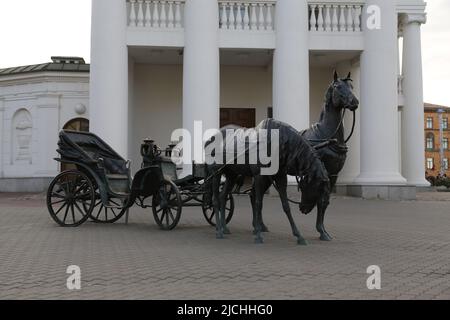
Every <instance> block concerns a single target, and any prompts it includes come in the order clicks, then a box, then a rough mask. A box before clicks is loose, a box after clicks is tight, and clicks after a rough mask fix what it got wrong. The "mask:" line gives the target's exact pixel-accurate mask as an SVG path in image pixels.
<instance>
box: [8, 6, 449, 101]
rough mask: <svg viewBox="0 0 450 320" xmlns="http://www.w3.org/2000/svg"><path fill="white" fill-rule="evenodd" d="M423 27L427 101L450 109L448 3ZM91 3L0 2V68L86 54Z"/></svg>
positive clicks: (431, 11) (436, 8)
mask: <svg viewBox="0 0 450 320" xmlns="http://www.w3.org/2000/svg"><path fill="white" fill-rule="evenodd" d="M427 12H428V23H427V24H426V25H425V26H423V33H422V42H423V63H424V65H423V68H424V90H425V101H426V102H430V103H435V104H444V105H447V106H450V1H449V0H428V9H427ZM90 15H91V0H20V1H12V0H11V1H5V0H1V1H0V68H5V67H12V66H20V65H27V64H34V63H43V62H47V61H50V56H52V55H69V56H82V57H84V58H85V59H86V61H88V62H89V56H90V53H89V51H90V48H89V47H90V23H91V21H90Z"/></svg>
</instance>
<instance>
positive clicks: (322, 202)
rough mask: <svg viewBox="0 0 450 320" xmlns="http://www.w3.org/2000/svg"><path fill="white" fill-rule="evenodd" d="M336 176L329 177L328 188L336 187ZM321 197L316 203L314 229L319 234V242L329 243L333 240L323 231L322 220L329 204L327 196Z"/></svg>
mask: <svg viewBox="0 0 450 320" xmlns="http://www.w3.org/2000/svg"><path fill="white" fill-rule="evenodd" d="M336 181H337V175H332V176H330V188H331V189H333V187H334V186H335V185H336ZM324 197H325V195H324V194H323V195H321V196H320V198H319V200H318V201H317V221H316V229H317V232H319V233H320V240H322V241H331V240H333V238H332V237H331V236H330V235H329V234H328V232H327V230H325V225H324V220H325V212H326V211H327V208H328V205H329V204H330V199H329V196H326V198H324Z"/></svg>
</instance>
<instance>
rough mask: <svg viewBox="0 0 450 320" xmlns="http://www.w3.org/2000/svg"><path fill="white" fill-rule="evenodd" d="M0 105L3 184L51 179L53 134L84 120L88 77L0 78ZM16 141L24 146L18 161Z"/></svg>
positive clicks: (54, 168)
mask: <svg viewBox="0 0 450 320" xmlns="http://www.w3.org/2000/svg"><path fill="white" fill-rule="evenodd" d="M0 99H1V100H2V101H3V108H4V111H3V119H1V118H0V121H2V123H1V125H0V141H1V142H2V146H1V147H2V150H3V152H0V155H1V158H0V161H1V162H2V163H1V165H0V167H2V168H3V178H48V177H54V176H55V175H56V174H57V173H58V171H59V165H58V163H57V162H56V161H54V160H53V158H54V157H56V156H57V153H56V149H57V141H58V132H59V130H61V129H62V128H63V126H64V125H65V124H66V123H67V122H68V121H70V120H72V119H74V118H89V74H87V73H85V74H59V73H47V74H30V75H17V76H10V77H4V78H2V79H0ZM79 104H83V105H84V106H85V107H86V112H85V113H84V114H79V113H77V112H76V106H77V105H79ZM19 136H22V137H19ZM20 139H25V140H27V142H26V143H25V146H26V147H25V148H24V149H23V150H22V151H23V152H24V153H25V154H26V156H24V157H18V152H19V151H18V146H19V144H20V143H19V140H20ZM29 139H31V140H30V141H29V142H28V140H29ZM21 143H23V142H21Z"/></svg>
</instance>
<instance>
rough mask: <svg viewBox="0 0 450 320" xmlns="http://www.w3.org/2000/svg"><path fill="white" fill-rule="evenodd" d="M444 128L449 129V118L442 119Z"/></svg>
mask: <svg viewBox="0 0 450 320" xmlns="http://www.w3.org/2000/svg"><path fill="white" fill-rule="evenodd" d="M442 129H444V130H447V129H448V118H444V119H442Z"/></svg>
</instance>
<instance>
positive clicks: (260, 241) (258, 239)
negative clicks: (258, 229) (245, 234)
mask: <svg viewBox="0 0 450 320" xmlns="http://www.w3.org/2000/svg"><path fill="white" fill-rule="evenodd" d="M255 243H256V244H263V243H264V240H263V239H262V238H256V239H255Z"/></svg>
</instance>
